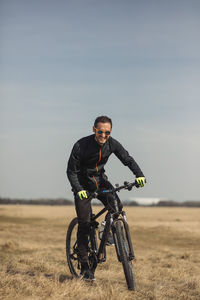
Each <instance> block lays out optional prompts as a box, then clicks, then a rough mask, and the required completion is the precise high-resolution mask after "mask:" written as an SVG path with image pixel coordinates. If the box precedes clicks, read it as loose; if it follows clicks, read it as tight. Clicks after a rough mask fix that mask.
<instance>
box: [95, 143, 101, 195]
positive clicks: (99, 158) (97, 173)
mask: <svg viewBox="0 0 200 300" xmlns="http://www.w3.org/2000/svg"><path fill="white" fill-rule="evenodd" d="M100 161H101V148H100V149H99V160H98V162H97V163H96V170H97V174H98V171H99V169H98V164H99V163H100ZM93 178H94V181H95V183H96V187H97V190H98V188H99V186H98V182H97V180H96V178H95V177H94V176H93Z"/></svg>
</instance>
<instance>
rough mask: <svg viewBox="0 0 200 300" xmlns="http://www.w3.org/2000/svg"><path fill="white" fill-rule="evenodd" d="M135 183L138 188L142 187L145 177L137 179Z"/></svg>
mask: <svg viewBox="0 0 200 300" xmlns="http://www.w3.org/2000/svg"><path fill="white" fill-rule="evenodd" d="M136 182H137V184H138V185H139V187H143V186H144V185H145V183H146V179H145V177H137V178H136Z"/></svg>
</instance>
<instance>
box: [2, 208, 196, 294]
mask: <svg viewBox="0 0 200 300" xmlns="http://www.w3.org/2000/svg"><path fill="white" fill-rule="evenodd" d="M99 209H100V207H95V208H94V211H98V210H99ZM125 211H126V213H127V219H128V223H129V226H130V230H131V236H132V240H133V245H134V250H135V254H136V260H135V262H134V272H135V277H136V284H137V291H136V292H133V291H129V290H127V287H126V283H125V278H124V274H123V270H122V266H121V264H120V263H119V262H117V260H116V254H115V249H114V247H109V248H108V251H107V252H108V255H107V262H106V263H103V264H101V265H99V266H98V269H97V271H96V274H95V276H96V282H95V283H94V284H93V285H91V284H87V283H85V282H83V281H81V280H75V279H72V277H71V274H70V272H69V269H68V266H67V262H66V256H65V237H66V231H67V227H68V224H69V222H70V220H71V219H72V218H73V217H74V216H75V210H74V207H73V206H31V205H13V206H12V205H1V206H0V261H1V262H0V299H5V300H6V299H12V300H13V299H16V300H18V299H20V300H21V299H56V300H57V299H74V300H76V299H79V300H86V299H87V300H93V299H95V300H100V299H102V300H105V299H113V300H114V299H115V300H116V299H123V300H128V299H136V300H137V299H141V300H144V299H181V300H183V299H187V300H188V299H195V300H196V299H200V208H174V207H171V208H168V207H164V208H159V207H125Z"/></svg>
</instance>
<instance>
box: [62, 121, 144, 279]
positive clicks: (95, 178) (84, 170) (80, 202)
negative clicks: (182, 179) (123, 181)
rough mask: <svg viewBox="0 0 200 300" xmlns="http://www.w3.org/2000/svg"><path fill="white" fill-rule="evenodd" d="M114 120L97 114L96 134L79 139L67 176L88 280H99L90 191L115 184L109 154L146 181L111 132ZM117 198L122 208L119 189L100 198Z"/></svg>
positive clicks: (141, 182)
mask: <svg viewBox="0 0 200 300" xmlns="http://www.w3.org/2000/svg"><path fill="white" fill-rule="evenodd" d="M111 131H112V120H111V119H110V118H108V117H107V116H100V117H98V118H96V120H95V122H94V126H93V132H94V134H92V135H89V136H86V137H83V138H82V139H80V140H78V141H77V142H76V143H75V144H74V146H73V149H72V152H71V155H70V158H69V161H68V166H67V176H68V179H69V181H70V184H71V186H72V191H73V193H74V198H75V207H76V213H77V217H78V233H77V241H78V250H79V253H80V257H81V275H82V278H83V279H85V280H95V278H94V274H93V272H92V271H91V270H90V269H89V264H88V252H87V248H88V234H89V222H90V215H91V198H90V197H89V194H90V193H92V192H94V191H98V190H100V189H109V188H112V185H111V183H110V182H109V181H108V179H107V176H106V175H105V170H104V165H105V164H106V162H107V161H108V158H109V156H110V155H111V154H112V153H114V154H115V155H116V156H117V157H118V158H119V160H120V161H121V162H122V163H123V164H124V165H125V166H127V167H129V169H130V170H131V171H132V172H133V174H134V175H135V176H136V182H137V184H138V186H139V187H143V186H144V184H145V177H144V174H143V173H142V171H141V169H140V167H139V166H138V164H137V163H136V162H135V160H134V159H133V157H132V156H130V155H129V153H128V152H127V151H126V150H125V149H124V148H123V146H122V145H121V144H120V143H119V142H118V141H117V140H115V139H114V138H112V137H111V136H110V134H111ZM113 197H115V199H117V201H118V205H119V207H121V208H122V204H121V202H120V199H119V197H118V196H117V194H116V193H115V195H114V196H113V195H112V194H107V195H106V196H105V195H100V196H98V199H99V200H100V201H101V202H102V203H103V204H104V205H107V203H108V202H109V203H112V200H113Z"/></svg>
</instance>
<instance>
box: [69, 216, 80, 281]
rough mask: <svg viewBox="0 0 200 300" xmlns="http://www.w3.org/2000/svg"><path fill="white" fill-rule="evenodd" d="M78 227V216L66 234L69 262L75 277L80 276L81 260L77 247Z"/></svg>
mask: <svg viewBox="0 0 200 300" xmlns="http://www.w3.org/2000/svg"><path fill="white" fill-rule="evenodd" d="M76 227H77V228H78V218H74V219H73V220H72V221H71V222H70V224H69V226H68V229H67V235H66V256H67V263H68V266H69V269H70V272H71V274H72V275H73V277H80V275H79V273H80V261H79V255H78V249H77V245H76V243H77V237H76V235H77V228H76Z"/></svg>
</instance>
